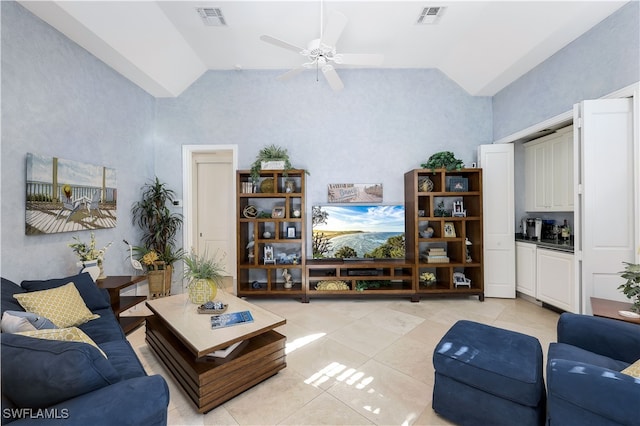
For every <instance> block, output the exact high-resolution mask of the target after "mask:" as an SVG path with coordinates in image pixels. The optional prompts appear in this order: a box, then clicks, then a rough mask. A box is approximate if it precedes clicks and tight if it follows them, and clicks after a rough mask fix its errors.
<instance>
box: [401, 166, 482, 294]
mask: <svg viewBox="0 0 640 426" xmlns="http://www.w3.org/2000/svg"><path fill="white" fill-rule="evenodd" d="M427 179H429V180H430V181H431V182H432V183H433V185H430V184H428V183H426V180H427ZM456 181H457V182H456ZM404 182H405V184H404V186H405V212H406V213H405V214H406V221H405V223H406V225H405V226H406V232H405V240H406V261H407V262H408V263H411V264H412V265H413V266H414V267H415V276H414V290H415V295H416V297H417V298H420V297H426V296H433V295H467V296H468V295H478V297H479V299H480V300H481V301H482V300H484V273H483V258H482V256H483V250H482V249H483V231H482V170H481V169H462V170H453V171H447V170H445V169H437V170H435V171H431V170H428V169H417V170H412V171H409V172H407V173H405V175H404ZM456 183H458V185H457V188H456V187H455V186H456V185H455V184H456ZM459 201H461V202H462V206H461V207H460V208H458V209H456V205H455V204H454V202H459ZM463 212H464V213H463ZM443 214H444V215H448V216H443ZM453 214H460V216H452V215H453ZM462 214H464V216H463V215H462ZM431 231H432V235H430V234H431ZM468 243H471V245H467V244H468ZM438 249H443V250H444V252H445V253H446V257H448V260H447V259H445V258H439V257H437V254H438V253H437V251H438ZM467 249H468V255H467ZM430 252H431V253H435V255H434V256H432V258H431V259H429V258H428V254H429V253H430ZM425 272H431V273H433V274H434V275H435V277H436V281H435V283H430V284H429V285H427V283H425V282H423V281H421V280H420V275H421V274H423V273H425ZM456 273H462V274H464V276H465V277H466V278H467V279H468V280H470V282H467V283H466V284H462V283H460V284H458V285H456V283H454V274H456Z"/></svg>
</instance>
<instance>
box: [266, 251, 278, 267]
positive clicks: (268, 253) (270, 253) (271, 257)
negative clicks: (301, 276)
mask: <svg viewBox="0 0 640 426" xmlns="http://www.w3.org/2000/svg"><path fill="white" fill-rule="evenodd" d="M267 263H272V264H274V265H275V264H276V258H275V256H274V255H273V246H264V264H265V265H266V264H267Z"/></svg>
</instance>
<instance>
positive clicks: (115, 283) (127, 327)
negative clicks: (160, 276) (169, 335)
mask: <svg viewBox="0 0 640 426" xmlns="http://www.w3.org/2000/svg"><path fill="white" fill-rule="evenodd" d="M146 279H147V277H146V276H145V275H134V276H131V275H112V276H108V277H106V278H104V279H101V280H100V279H99V280H97V281H96V284H97V285H98V287H99V288H104V289H106V290H107V291H108V292H109V299H110V301H111V309H113V313H114V314H116V318H118V321H119V322H120V327H122V330H123V331H124V333H125V334H128V333H130V332H132V331H133V330H135V329H136V328H138V327H139V326H141V325H142V324H143V323H144V320H145V318H146V317H145V316H125V317H121V316H120V314H121V313H122V312H124V311H126V310H127V309H129V308H132V307H134V306H135V305H137V304H138V303H141V302H144V301H145V300H147V296H120V290H122V289H125V288H127V287H131V286H132V285H135V284H137V283H139V282H141V281H144V280H146Z"/></svg>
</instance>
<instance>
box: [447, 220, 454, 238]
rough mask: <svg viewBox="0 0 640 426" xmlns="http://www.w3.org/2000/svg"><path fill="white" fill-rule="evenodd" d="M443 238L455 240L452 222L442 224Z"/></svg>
mask: <svg viewBox="0 0 640 426" xmlns="http://www.w3.org/2000/svg"><path fill="white" fill-rule="evenodd" d="M444 236H445V238H455V237H456V227H455V226H454V224H453V222H445V223H444Z"/></svg>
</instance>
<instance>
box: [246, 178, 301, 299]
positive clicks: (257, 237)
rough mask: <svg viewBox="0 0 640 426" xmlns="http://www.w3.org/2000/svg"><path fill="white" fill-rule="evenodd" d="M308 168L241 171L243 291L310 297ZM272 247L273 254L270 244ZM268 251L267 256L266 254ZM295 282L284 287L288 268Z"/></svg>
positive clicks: (257, 294) (250, 293)
mask: <svg viewBox="0 0 640 426" xmlns="http://www.w3.org/2000/svg"><path fill="white" fill-rule="evenodd" d="M305 175H306V172H305V171H304V170H289V171H288V172H285V171H284V170H262V171H261V173H260V179H259V182H257V183H256V184H252V182H251V172H250V171H249V170H241V171H238V172H237V179H236V182H237V191H236V192H237V207H238V209H237V211H238V215H239V217H238V221H237V242H238V253H237V254H238V256H237V258H238V289H237V291H238V296H240V297H242V296H277V297H296V298H301V299H302V301H304V302H306V301H308V300H307V297H306V281H305V273H304V267H305V246H306V239H305V233H306V227H305V212H306V207H305ZM268 247H271V248H272V249H273V252H272V257H271V259H269V258H268V254H267V252H265V248H268ZM265 256H267V257H265ZM285 269H286V270H287V272H288V274H290V275H291V278H292V282H293V285H292V287H291V288H285V277H284V276H283V272H284V270H285Z"/></svg>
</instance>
